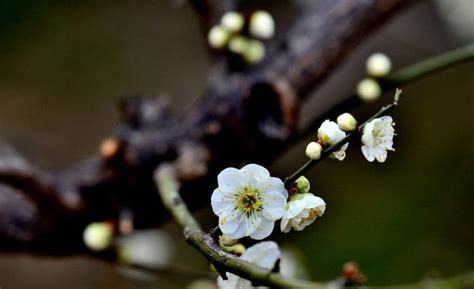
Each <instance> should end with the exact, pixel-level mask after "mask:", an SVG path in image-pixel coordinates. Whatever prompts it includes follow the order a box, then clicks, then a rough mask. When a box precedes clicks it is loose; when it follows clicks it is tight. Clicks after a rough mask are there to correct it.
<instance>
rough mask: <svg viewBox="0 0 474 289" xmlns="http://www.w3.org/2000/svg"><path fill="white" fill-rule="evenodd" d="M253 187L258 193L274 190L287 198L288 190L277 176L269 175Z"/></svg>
mask: <svg viewBox="0 0 474 289" xmlns="http://www.w3.org/2000/svg"><path fill="white" fill-rule="evenodd" d="M255 188H256V189H257V190H258V191H259V192H260V193H265V192H267V191H276V192H279V193H280V194H282V195H283V196H285V198H288V191H287V190H286V189H285V184H284V183H283V182H282V180H281V179H279V178H274V177H269V178H266V179H264V180H260V181H258V182H257V184H256V185H255Z"/></svg>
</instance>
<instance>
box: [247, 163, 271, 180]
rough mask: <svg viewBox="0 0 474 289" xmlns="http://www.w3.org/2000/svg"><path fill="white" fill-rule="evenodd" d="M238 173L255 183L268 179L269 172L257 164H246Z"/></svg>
mask: <svg viewBox="0 0 474 289" xmlns="http://www.w3.org/2000/svg"><path fill="white" fill-rule="evenodd" d="M240 171H241V172H242V173H243V174H244V175H247V176H249V177H251V178H253V179H255V180H256V181H259V180H264V179H266V178H269V177H270V172H269V171H268V170H267V169H266V168H264V167H262V166H259V165H257V164H248V165H246V166H245V167H243V168H241V169H240Z"/></svg>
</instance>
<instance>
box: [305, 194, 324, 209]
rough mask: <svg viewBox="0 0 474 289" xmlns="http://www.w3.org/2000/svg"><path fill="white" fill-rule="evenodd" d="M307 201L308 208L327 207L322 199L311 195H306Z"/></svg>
mask: <svg viewBox="0 0 474 289" xmlns="http://www.w3.org/2000/svg"><path fill="white" fill-rule="evenodd" d="M305 201H306V202H307V206H306V207H307V208H321V207H324V208H325V207H326V203H325V202H324V200H323V199H321V198H320V197H316V196H315V195H313V194H311V193H307V194H305Z"/></svg>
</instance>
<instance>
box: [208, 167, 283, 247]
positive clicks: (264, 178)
mask: <svg viewBox="0 0 474 289" xmlns="http://www.w3.org/2000/svg"><path fill="white" fill-rule="evenodd" d="M217 182H218V188H217V189H215V190H214V192H213V193H212V197H211V205H212V210H213V212H214V214H216V215H217V216H218V217H219V228H220V229H221V231H222V233H224V234H225V235H226V236H227V237H228V238H230V239H239V238H242V237H246V236H249V237H250V238H252V239H255V240H261V239H264V238H266V237H268V236H269V235H270V234H271V233H272V231H273V227H274V225H275V221H276V220H279V219H281V217H282V216H283V213H284V211H285V205H286V200H287V198H288V192H287V191H286V189H285V186H284V184H283V182H282V181H281V180H280V179H279V178H274V177H271V176H270V173H269V172H268V170H267V169H265V168H264V167H262V166H259V165H256V164H249V165H246V166H245V167H243V168H242V169H240V170H238V169H236V168H226V169H224V170H223V171H222V172H221V173H220V174H219V175H218V176H217Z"/></svg>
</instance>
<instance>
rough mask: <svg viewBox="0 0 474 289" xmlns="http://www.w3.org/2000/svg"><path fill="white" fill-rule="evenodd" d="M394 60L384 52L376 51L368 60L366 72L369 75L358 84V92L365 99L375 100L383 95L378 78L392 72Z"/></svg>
mask: <svg viewBox="0 0 474 289" xmlns="http://www.w3.org/2000/svg"><path fill="white" fill-rule="evenodd" d="M391 69H392V62H391V60H390V58H389V57H388V56H387V55H385V54H383V53H374V54H372V55H371V56H369V58H367V62H366V72H367V75H368V77H367V78H364V79H362V80H361V81H359V83H358V84H357V88H356V93H357V95H358V96H359V98H360V99H362V100H363V101H374V100H377V99H378V98H379V97H380V96H381V95H382V88H381V87H380V84H379V83H378V82H377V80H376V78H381V77H384V76H386V75H387V74H389V73H390V71H391Z"/></svg>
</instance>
